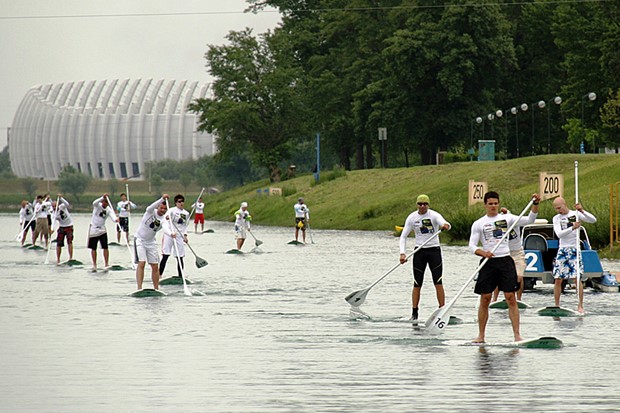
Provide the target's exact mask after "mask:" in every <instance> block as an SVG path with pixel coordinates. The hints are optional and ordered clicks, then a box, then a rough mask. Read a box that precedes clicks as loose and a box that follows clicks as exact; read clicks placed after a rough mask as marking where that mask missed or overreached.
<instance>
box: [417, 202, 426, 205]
mask: <svg viewBox="0 0 620 413" xmlns="http://www.w3.org/2000/svg"><path fill="white" fill-rule="evenodd" d="M418 205H420V206H424V205H428V202H418Z"/></svg>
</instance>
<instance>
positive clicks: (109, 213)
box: [89, 197, 116, 237]
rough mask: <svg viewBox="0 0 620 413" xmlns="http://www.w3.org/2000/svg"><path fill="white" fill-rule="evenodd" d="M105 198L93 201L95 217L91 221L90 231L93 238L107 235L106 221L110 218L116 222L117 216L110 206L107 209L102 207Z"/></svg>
mask: <svg viewBox="0 0 620 413" xmlns="http://www.w3.org/2000/svg"><path fill="white" fill-rule="evenodd" d="M102 202H103V197H100V198H97V199H95V200H94V201H93V215H92V217H91V220H90V231H89V235H90V236H91V237H97V236H99V235H103V234H105V233H106V232H107V231H106V228H105V220H106V219H107V218H108V217H109V218H110V219H111V220H112V221H116V214H115V213H114V210H113V209H112V207H111V206H110V205H108V206H107V207H106V208H104V207H103V205H102Z"/></svg>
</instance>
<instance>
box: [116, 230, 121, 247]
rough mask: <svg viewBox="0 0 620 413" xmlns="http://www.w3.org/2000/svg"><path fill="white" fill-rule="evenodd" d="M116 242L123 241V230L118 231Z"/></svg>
mask: <svg viewBox="0 0 620 413" xmlns="http://www.w3.org/2000/svg"><path fill="white" fill-rule="evenodd" d="M116 242H118V243H119V244H120V242H121V232H120V231H116Z"/></svg>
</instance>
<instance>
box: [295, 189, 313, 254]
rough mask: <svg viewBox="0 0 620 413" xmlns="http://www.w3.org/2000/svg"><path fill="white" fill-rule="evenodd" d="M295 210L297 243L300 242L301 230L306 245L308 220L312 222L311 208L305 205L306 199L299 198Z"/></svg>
mask: <svg viewBox="0 0 620 413" xmlns="http://www.w3.org/2000/svg"><path fill="white" fill-rule="evenodd" d="M294 209H295V241H299V230H300V229H301V234H302V238H303V240H304V244H305V243H306V220H308V221H310V208H308V206H307V205H306V204H304V199H303V198H299V199H298V200H297V203H296V204H295V206H294Z"/></svg>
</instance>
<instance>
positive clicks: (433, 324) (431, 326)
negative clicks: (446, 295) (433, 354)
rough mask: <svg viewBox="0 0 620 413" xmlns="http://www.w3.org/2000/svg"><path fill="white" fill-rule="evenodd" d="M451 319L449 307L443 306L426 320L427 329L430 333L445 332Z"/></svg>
mask: <svg viewBox="0 0 620 413" xmlns="http://www.w3.org/2000/svg"><path fill="white" fill-rule="evenodd" d="M449 321H450V314H449V308H446V307H441V308H438V309H437V310H435V312H433V314H431V316H430V317H429V318H428V320H426V323H425V326H426V331H428V332H429V333H430V334H440V333H443V331H444V329H445V328H446V326H447V325H448V322H449Z"/></svg>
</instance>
